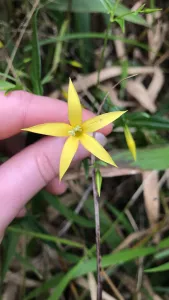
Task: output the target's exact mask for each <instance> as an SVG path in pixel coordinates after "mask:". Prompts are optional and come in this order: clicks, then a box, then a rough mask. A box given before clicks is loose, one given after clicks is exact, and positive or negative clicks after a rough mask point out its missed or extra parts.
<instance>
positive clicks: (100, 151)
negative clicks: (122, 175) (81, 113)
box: [79, 133, 117, 167]
mask: <svg viewBox="0 0 169 300" xmlns="http://www.w3.org/2000/svg"><path fill="white" fill-rule="evenodd" d="M79 139H80V142H81V143H82V145H83V146H84V148H86V149H87V150H88V151H89V152H91V153H92V154H94V155H95V156H96V157H98V158H99V159H101V160H103V161H105V162H106V163H108V164H110V165H113V166H115V167H117V166H116V164H115V162H114V161H113V160H112V158H111V156H110V155H109V153H108V152H107V151H106V150H105V149H104V148H103V147H102V146H101V145H100V144H99V143H98V142H97V141H96V140H95V139H94V138H93V137H92V136H89V135H88V134H85V133H84V134H82V136H81V137H80V138H79Z"/></svg>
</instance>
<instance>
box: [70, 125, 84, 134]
mask: <svg viewBox="0 0 169 300" xmlns="http://www.w3.org/2000/svg"><path fill="white" fill-rule="evenodd" d="M81 132H82V128H81V126H79V125H77V126H75V127H74V128H72V130H69V131H68V134H69V135H71V136H79V134H80V133H81Z"/></svg>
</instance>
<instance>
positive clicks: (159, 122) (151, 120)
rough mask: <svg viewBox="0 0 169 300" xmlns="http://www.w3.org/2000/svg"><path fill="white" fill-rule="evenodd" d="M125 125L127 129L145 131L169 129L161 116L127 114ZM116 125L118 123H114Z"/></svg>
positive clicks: (168, 123) (167, 121)
mask: <svg viewBox="0 0 169 300" xmlns="http://www.w3.org/2000/svg"><path fill="white" fill-rule="evenodd" d="M126 120H127V124H128V126H129V127H136V128H139V129H140V128H147V129H167V130H168V129H169V120H168V119H167V118H164V117H162V116H158V115H154V116H151V115H149V114H148V113H131V114H127V119H126ZM116 124H118V122H116Z"/></svg>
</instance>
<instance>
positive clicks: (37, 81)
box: [31, 10, 43, 95]
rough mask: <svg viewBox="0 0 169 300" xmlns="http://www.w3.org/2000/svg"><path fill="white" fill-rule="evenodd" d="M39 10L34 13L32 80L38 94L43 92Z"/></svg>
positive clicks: (34, 90)
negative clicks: (38, 24)
mask: <svg viewBox="0 0 169 300" xmlns="http://www.w3.org/2000/svg"><path fill="white" fill-rule="evenodd" d="M38 11H39V10H36V12H35V13H34V15H33V18H32V30H33V32H32V65H31V81H32V86H33V92H34V93H35V94H37V95H42V94H43V88H42V84H41V56H40V49H39V40H38V29H37V15H38Z"/></svg>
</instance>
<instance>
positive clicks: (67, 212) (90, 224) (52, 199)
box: [42, 191, 95, 228]
mask: <svg viewBox="0 0 169 300" xmlns="http://www.w3.org/2000/svg"><path fill="white" fill-rule="evenodd" d="M42 195H43V197H44V198H45V200H46V201H47V202H48V203H49V204H50V205H52V206H53V207H54V208H55V209H56V210H58V211H59V212H60V213H61V214H62V215H63V216H64V217H65V218H66V219H68V220H70V221H71V222H72V221H73V222H75V223H76V224H78V225H81V226H83V227H86V228H94V227H95V225H94V221H93V220H91V221H90V220H87V219H86V218H84V217H81V216H79V215H77V214H76V213H74V211H72V210H71V209H70V208H68V207H66V206H65V205H64V204H62V203H61V202H60V201H59V198H58V197H56V196H52V195H51V194H49V193H48V192H46V191H42Z"/></svg>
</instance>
